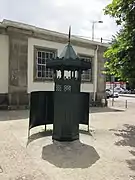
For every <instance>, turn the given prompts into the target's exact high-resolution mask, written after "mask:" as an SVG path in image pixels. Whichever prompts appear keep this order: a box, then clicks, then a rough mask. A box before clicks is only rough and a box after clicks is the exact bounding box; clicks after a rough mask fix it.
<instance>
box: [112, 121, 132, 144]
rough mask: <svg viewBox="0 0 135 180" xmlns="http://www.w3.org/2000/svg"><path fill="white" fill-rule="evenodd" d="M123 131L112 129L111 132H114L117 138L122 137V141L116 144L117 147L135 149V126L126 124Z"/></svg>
mask: <svg viewBox="0 0 135 180" xmlns="http://www.w3.org/2000/svg"><path fill="white" fill-rule="evenodd" d="M123 126H124V128H123V129H119V130H115V129H110V131H114V132H115V133H114V134H115V135H116V136H119V137H122V139H121V140H119V141H117V142H115V145H117V146H130V147H135V126H134V125H130V124H124V125H123Z"/></svg>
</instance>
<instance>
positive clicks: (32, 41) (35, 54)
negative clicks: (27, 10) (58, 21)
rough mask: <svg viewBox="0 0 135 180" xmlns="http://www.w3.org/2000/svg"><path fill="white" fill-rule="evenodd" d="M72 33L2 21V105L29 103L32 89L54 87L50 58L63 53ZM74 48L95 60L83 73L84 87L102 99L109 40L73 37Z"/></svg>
mask: <svg viewBox="0 0 135 180" xmlns="http://www.w3.org/2000/svg"><path fill="white" fill-rule="evenodd" d="M67 39H68V35H67V34H62V33H58V32H54V31H50V30H46V29H41V28H37V27H34V26H30V25H27V24H22V23H18V22H13V21H9V20H3V21H2V22H1V23H0V106H1V107H2V106H4V105H5V106H6V107H7V105H9V106H15V107H16V106H22V105H28V103H29V94H30V92H31V91H48V90H51V91H53V90H54V84H53V79H52V72H51V71H50V70H48V69H46V68H45V63H46V58H49V57H50V58H51V57H56V56H59V55H60V53H61V51H62V50H63V48H64V46H65V44H66V43H67ZM71 43H72V45H73V48H74V50H75V51H76V53H77V54H78V56H80V57H81V58H82V57H83V58H85V59H86V60H88V61H90V62H91V63H92V69H91V70H89V71H86V72H84V73H83V75H82V84H81V91H83V92H89V93H90V94H91V95H93V97H94V99H95V98H97V99H101V98H103V96H104V92H105V78H104V75H103V74H102V71H103V70H104V59H103V52H104V51H105V50H106V48H107V47H108V45H107V44H102V43H99V42H94V41H90V40H86V39H81V38H78V37H75V36H72V37H71Z"/></svg>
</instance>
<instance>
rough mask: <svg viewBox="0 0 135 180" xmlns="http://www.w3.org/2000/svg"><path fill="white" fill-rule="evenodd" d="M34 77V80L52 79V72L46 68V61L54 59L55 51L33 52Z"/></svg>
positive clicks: (38, 50)
mask: <svg viewBox="0 0 135 180" xmlns="http://www.w3.org/2000/svg"><path fill="white" fill-rule="evenodd" d="M35 56H36V57H35V61H36V63H35V66H36V67H35V71H36V72H35V76H36V79H41V80H42V79H48V80H52V79H53V71H52V70H51V69H49V68H46V60H47V59H52V58H55V57H56V50H48V49H38V48H36V51H35Z"/></svg>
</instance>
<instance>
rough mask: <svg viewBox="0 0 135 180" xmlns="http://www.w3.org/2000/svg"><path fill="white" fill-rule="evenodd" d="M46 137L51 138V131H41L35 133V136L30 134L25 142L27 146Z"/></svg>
mask: <svg viewBox="0 0 135 180" xmlns="http://www.w3.org/2000/svg"><path fill="white" fill-rule="evenodd" d="M47 136H52V130H51V129H50V130H47V131H42V132H38V133H35V134H32V135H30V136H29V138H28V141H27V146H28V145H29V144H30V143H31V142H33V141H35V140H37V139H40V138H43V137H47Z"/></svg>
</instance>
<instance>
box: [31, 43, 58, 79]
mask: <svg viewBox="0 0 135 180" xmlns="http://www.w3.org/2000/svg"><path fill="white" fill-rule="evenodd" d="M38 51H41V52H43V51H46V52H47V51H48V52H51V51H52V52H54V53H55V58H56V57H57V55H58V49H55V48H48V47H44V46H35V45H34V63H33V81H34V82H44V81H51V82H52V81H53V78H46V77H41V78H40V77H38V76H37V72H38V70H37V65H38V63H37V52H38Z"/></svg>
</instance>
